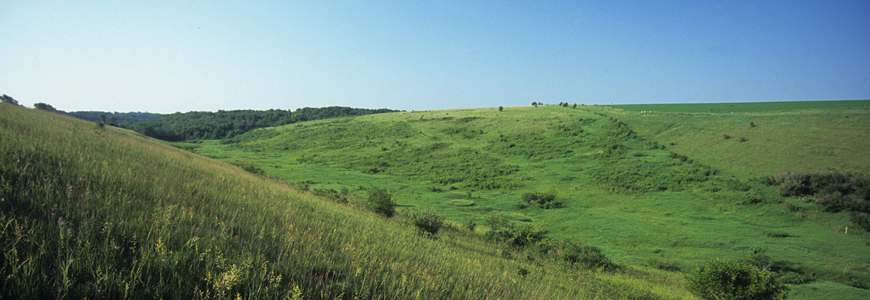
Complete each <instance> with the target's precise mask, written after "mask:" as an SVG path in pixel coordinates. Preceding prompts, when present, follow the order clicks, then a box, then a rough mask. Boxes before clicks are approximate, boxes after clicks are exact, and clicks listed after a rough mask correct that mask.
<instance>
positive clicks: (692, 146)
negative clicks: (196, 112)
mask: <svg viewBox="0 0 870 300" xmlns="http://www.w3.org/2000/svg"><path fill="white" fill-rule="evenodd" d="M864 102H866V101H864ZM864 102H862V101H855V102H852V103H851V104H846V105H845V107H839V106H838V107H832V108H825V107H824V105H825V103H824V102H822V103H817V104H815V107H813V105H810V107H806V105H808V104H806V103H802V105H804V107H796V108H793V109H790V108H789V107H788V106H787V105H786V106H784V107H783V108H782V109H776V108H767V107H765V108H764V109H759V108H758V107H755V108H752V107H751V106H752V105H751V104H748V105H749V106H750V107H749V108H741V109H740V110H737V109H734V107H729V108H730V109H731V110H737V111H736V112H732V111H728V112H724V111H721V112H713V113H710V112H668V111H659V112H655V111H653V110H651V109H641V110H639V111H632V110H628V109H623V108H610V107H602V106H584V105H581V106H577V107H576V108H575V107H573V106H571V107H562V106H554V105H549V106H540V107H507V108H504V111H499V110H497V109H496V108H482V109H461V110H445V111H420V112H403V113H392V114H383V115H375V116H365V117H360V118H341V119H334V120H325V121H316V122H307V123H300V124H295V125H290V126H283V127H276V128H268V129H260V130H257V131H253V132H250V133H248V134H245V135H241V136H237V137H235V138H233V139H227V140H222V141H220V142H218V141H200V142H196V143H186V144H179V146H182V147H185V148H187V149H191V150H192V151H194V152H196V153H201V154H204V155H206V156H210V157H215V158H218V159H222V160H225V161H229V162H233V163H236V164H240V165H249V166H253V167H256V168H259V169H262V170H263V171H265V173H266V174H270V175H271V176H275V177H277V178H281V179H284V180H288V181H291V182H297V183H299V184H304V185H307V186H310V187H311V188H319V189H334V190H338V189H341V188H347V189H349V190H351V191H355V192H352V193H353V194H354V195H356V196H358V197H361V196H363V195H364V191H363V190H362V189H361V188H365V187H367V186H371V185H377V186H384V187H387V188H390V189H392V190H393V191H394V193H395V194H396V199H397V201H398V203H399V204H400V209H399V211H400V214H401V212H402V211H403V210H406V211H409V210H413V209H417V208H426V207H429V208H434V209H435V210H436V211H438V212H439V213H441V214H443V215H444V216H446V217H447V218H448V219H449V220H453V221H454V222H457V223H459V222H463V220H469V219H471V220H475V221H477V222H478V223H481V224H482V223H484V222H485V221H486V220H487V219H488V218H490V217H492V216H493V215H505V216H508V217H509V218H511V219H512V220H513V221H514V222H516V223H518V224H522V223H530V224H537V225H539V226H541V227H542V228H544V229H545V230H547V231H548V232H549V235H550V236H551V237H553V238H557V239H560V240H568V241H575V242H580V243H585V244H590V245H595V246H597V247H600V248H601V249H603V251H604V253H605V254H607V256H608V257H611V258H613V259H614V260H616V261H618V262H620V263H625V264H628V265H632V266H638V267H639V268H645V269H647V270H665V271H668V272H677V273H678V272H684V271H687V270H691V269H693V268H695V267H696V266H698V265H700V264H701V263H703V262H704V261H705V260H706V259H708V258H711V257H727V258H738V257H741V256H744V255H745V254H746V253H747V252H748V251H750V250H751V249H753V248H758V247H761V248H766V249H767V253H768V254H769V255H770V256H771V258H772V259H773V260H774V261H776V262H777V263H779V264H780V265H781V266H782V268H783V269H784V270H788V272H791V273H793V274H791V276H794V277H796V278H798V279H795V280H794V281H792V282H791V283H792V284H795V286H794V287H793V289H794V292H793V295H794V296H795V297H798V298H800V297H801V295H809V296H806V297H807V298H815V297H819V296H820V295H824V294H818V293H826V292H824V291H827V293H831V294H837V295H842V290H841V289H840V288H842V289H843V290H850V291H851V290H856V291H855V292H856V293H858V294H859V295H866V294H862V293H866V290H865V289H866V288H868V287H870V274H868V270H867V269H868V266H870V261H868V260H867V255H866V253H867V243H868V239H867V238H868V236H867V232H866V231H865V230H864V229H861V226H860V220H858V221H856V220H854V216H853V215H850V213H849V212H848V211H842V210H841V211H839V212H836V210H833V211H832V210H831V209H829V208H826V207H824V206H820V205H814V204H813V199H815V198H813V197H812V195H804V196H802V197H784V196H782V195H781V193H779V192H778V188H779V186H778V183H776V184H772V183H771V182H768V181H769V180H768V178H773V177H776V176H777V175H778V174H779V175H780V176H782V175H781V174H786V173H787V172H819V171H830V170H835V171H836V172H841V173H843V174H866V173H867V172H868V170H870V157H868V155H870V154H868V153H867V152H866V151H863V149H867V148H868V146H870V144H868V143H870V142H868V141H870V139H866V138H863V137H864V136H866V134H867V130H866V128H870V119H868V115H870V114H868V110H867V109H866V108H865V107H866V103H864ZM768 107H769V106H768ZM860 176H861V175H858V177H860ZM863 176H866V175H863ZM533 193H541V194H551V195H554V196H555V197H556V199H559V201H560V202H561V203H562V205H561V207H560V208H553V209H543V208H539V207H535V206H528V205H523V204H522V198H523V195H525V194H533ZM816 198H818V197H816ZM524 206H526V207H524ZM847 228H848V234H846V230H847ZM483 230H484V231H485V230H486V229H485V228H484V229H483ZM835 287H836V288H835ZM818 291H823V292H818ZM832 291H837V292H832ZM813 293H815V294H813ZM861 297H863V296H861ZM858 298H860V297H858Z"/></svg>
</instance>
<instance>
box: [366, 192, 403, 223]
mask: <svg viewBox="0 0 870 300" xmlns="http://www.w3.org/2000/svg"><path fill="white" fill-rule="evenodd" d="M366 207H368V209H369V210H371V211H373V212H375V213H378V214H380V215H383V216H385V217H387V218H389V217H392V216H393V215H395V214H396V203H395V202H393V195H392V194H390V192H388V191H387V190H386V189H383V188H379V187H376V186H373V187H372V188H371V190H369V199H368V201H367V202H366Z"/></svg>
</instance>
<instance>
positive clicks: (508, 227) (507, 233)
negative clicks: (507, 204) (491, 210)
mask: <svg viewBox="0 0 870 300" xmlns="http://www.w3.org/2000/svg"><path fill="white" fill-rule="evenodd" d="M486 225H488V226H489V231H487V232H486V236H487V237H488V238H490V239H493V240H496V241H504V240H507V239H510V238H511V237H512V236H513V231H514V226H513V224H511V223H510V219H509V218H508V217H507V216H506V215H504V214H501V213H499V214H493V215H490V216H489V217H487V218H486Z"/></svg>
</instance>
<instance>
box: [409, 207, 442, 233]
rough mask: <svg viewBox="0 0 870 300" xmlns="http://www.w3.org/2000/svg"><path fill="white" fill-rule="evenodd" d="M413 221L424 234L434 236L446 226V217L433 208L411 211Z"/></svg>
mask: <svg viewBox="0 0 870 300" xmlns="http://www.w3.org/2000/svg"><path fill="white" fill-rule="evenodd" d="M410 217H411V223H412V224H414V226H416V227H417V230H418V231H419V232H420V234H422V235H426V236H434V235H435V234H437V233H438V230H440V229H441V227H442V226H444V218H442V217H441V216H439V215H438V214H436V213H435V210H434V209H432V208H427V209H426V210H422V211H414V212H411V216H410Z"/></svg>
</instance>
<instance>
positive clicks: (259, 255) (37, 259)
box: [0, 105, 689, 299]
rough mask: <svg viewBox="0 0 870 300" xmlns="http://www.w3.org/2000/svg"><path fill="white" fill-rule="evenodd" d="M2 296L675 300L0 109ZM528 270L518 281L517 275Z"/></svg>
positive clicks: (625, 277)
mask: <svg viewBox="0 0 870 300" xmlns="http://www.w3.org/2000/svg"><path fill="white" fill-rule="evenodd" d="M0 153H2V156H0V208H2V209H0V251H2V261H0V276H2V281H0V297H2V298H10V299H16V298H17V299H25V298H61V299H62V298H105V299H128V298H131V299H141V298H184V299H192V298H197V299H223V298H243V299H278V298H287V299H290V298H293V299H299V298H304V299H618V298H635V299H637V298H686V297H689V296H688V294H687V293H686V292H685V290H683V289H682V284H681V281H680V280H679V279H668V278H667V277H650V275H649V274H643V273H636V274H635V273H624V274H597V273H592V272H589V271H583V270H571V269H560V268H558V267H557V266H555V265H549V264H546V263H541V262H537V263H532V262H529V261H527V260H505V259H503V258H500V257H497V256H496V255H495V254H496V253H497V251H498V250H497V249H498V248H497V247H495V246H493V245H491V244H488V243H485V242H483V241H481V240H479V239H477V238H476V237H475V236H474V235H469V234H465V233H460V232H446V233H442V234H439V236H440V238H438V239H430V238H425V237H421V236H419V235H417V234H415V233H414V231H413V230H411V229H410V228H409V225H406V224H403V223H401V222H397V221H388V220H385V219H383V218H380V217H378V216H376V215H374V214H372V213H368V212H364V211H360V210H358V209H355V208H354V207H353V206H348V205H342V204H338V203H335V202H332V201H324V200H323V199H320V198H316V197H314V196H311V195H310V194H304V193H300V192H298V191H297V190H295V189H294V187H293V186H291V185H288V184H286V183H284V182H281V181H278V180H274V179H270V178H267V177H264V176H258V175H255V174H252V173H250V172H246V171H245V170H243V169H241V168H239V167H236V166H233V165H230V164H226V163H222V162H218V161H215V160H211V159H206V158H203V157H200V156H198V155H194V154H191V153H189V152H185V151H182V150H179V149H176V148H172V147H169V146H166V145H163V144H160V143H157V142H153V141H151V140H148V139H145V138H142V137H138V136H135V135H132V134H130V133H128V132H125V131H121V130H117V129H115V128H112V127H96V126H94V124H93V123H88V122H83V121H79V120H74V119H72V118H68V117H64V116H61V115H57V114H52V113H48V112H42V111H35V110H28V109H25V108H21V107H14V106H11V105H0ZM518 265H520V266H522V268H524V269H526V270H529V274H528V275H527V276H521V275H519V274H518V273H517V271H516V270H517V266H518Z"/></svg>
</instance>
